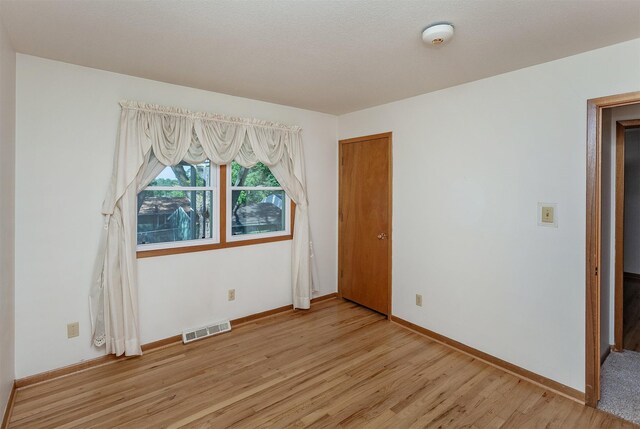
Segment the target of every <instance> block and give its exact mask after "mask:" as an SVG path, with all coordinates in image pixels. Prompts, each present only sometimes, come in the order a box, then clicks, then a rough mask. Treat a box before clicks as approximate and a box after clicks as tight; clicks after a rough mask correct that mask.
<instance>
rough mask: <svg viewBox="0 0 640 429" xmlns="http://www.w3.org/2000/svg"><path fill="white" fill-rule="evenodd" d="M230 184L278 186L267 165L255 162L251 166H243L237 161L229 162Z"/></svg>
mask: <svg viewBox="0 0 640 429" xmlns="http://www.w3.org/2000/svg"><path fill="white" fill-rule="evenodd" d="M231 186H271V187H280V184H279V183H278V181H277V180H276V178H275V177H274V176H273V174H271V170H269V167H267V166H266V165H264V164H262V163H261V162H259V163H257V164H256V165H254V166H253V167H251V168H244V167H242V166H241V165H240V164H238V163H237V162H235V161H233V162H232V163H231Z"/></svg>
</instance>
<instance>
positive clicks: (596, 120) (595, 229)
mask: <svg viewBox="0 0 640 429" xmlns="http://www.w3.org/2000/svg"><path fill="white" fill-rule="evenodd" d="M637 103H640V91H637V92H629V93H626V94H618V95H612V96H607V97H600V98H593V99H590V100H587V171H586V175H587V184H586V185H587V186H586V189H587V192H586V200H587V201H586V203H587V204H586V255H585V256H586V258H585V259H586V263H585V269H586V272H585V279H586V299H585V304H586V309H585V310H586V311H585V314H586V318H585V319H586V320H585V336H586V338H585V403H586V404H587V405H589V406H591V407H596V406H597V404H598V399H600V318H601V314H600V275H599V269H600V267H601V266H602V263H601V262H602V231H601V229H602V225H601V219H602V111H603V109H607V108H612V107H620V106H627V105H630V104H637Z"/></svg>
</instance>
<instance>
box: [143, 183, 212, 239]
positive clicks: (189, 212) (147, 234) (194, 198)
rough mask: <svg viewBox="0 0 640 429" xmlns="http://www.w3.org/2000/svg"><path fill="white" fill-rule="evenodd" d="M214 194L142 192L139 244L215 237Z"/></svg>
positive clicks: (207, 192)
mask: <svg viewBox="0 0 640 429" xmlns="http://www.w3.org/2000/svg"><path fill="white" fill-rule="evenodd" d="M212 203H213V192H212V191H178V190H176V191H148V190H145V191H142V192H140V193H139V194H138V244H150V243H168V242H174V241H183V240H196V239H202V238H212V237H213V210H212Z"/></svg>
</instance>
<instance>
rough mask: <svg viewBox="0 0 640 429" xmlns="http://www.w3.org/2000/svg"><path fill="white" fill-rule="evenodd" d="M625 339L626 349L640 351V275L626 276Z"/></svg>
mask: <svg viewBox="0 0 640 429" xmlns="http://www.w3.org/2000/svg"><path fill="white" fill-rule="evenodd" d="M622 326H623V329H624V339H623V344H624V348H625V349H626V350H635V351H637V352H640V277H630V276H628V275H626V274H625V277H624V321H623V324H622Z"/></svg>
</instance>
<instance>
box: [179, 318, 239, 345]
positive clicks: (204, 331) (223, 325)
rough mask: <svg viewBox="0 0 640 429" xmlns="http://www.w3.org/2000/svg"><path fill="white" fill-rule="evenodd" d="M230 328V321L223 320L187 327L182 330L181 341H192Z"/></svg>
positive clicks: (227, 330)
mask: <svg viewBox="0 0 640 429" xmlns="http://www.w3.org/2000/svg"><path fill="white" fill-rule="evenodd" d="M230 330H231V322H230V321H228V320H225V321H223V322H218V323H214V324H213V325H207V326H203V327H201V328H195V329H189V330H186V331H183V332H182V342H183V343H185V344H187V343H190V342H192V341H196V340H201V339H202V338H206V337H210V336H212V335H217V334H222V333H223V332H229V331H230Z"/></svg>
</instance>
